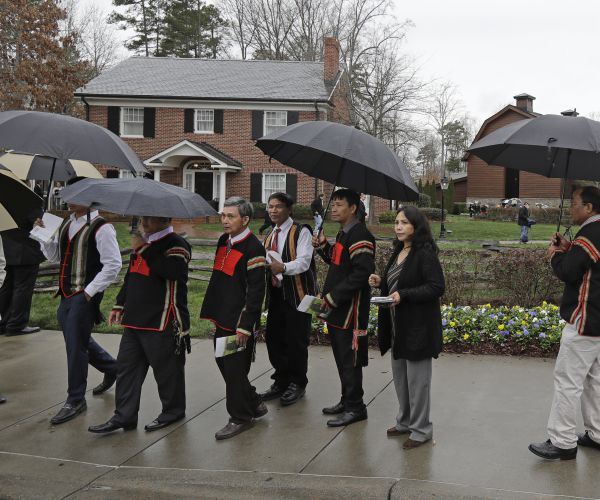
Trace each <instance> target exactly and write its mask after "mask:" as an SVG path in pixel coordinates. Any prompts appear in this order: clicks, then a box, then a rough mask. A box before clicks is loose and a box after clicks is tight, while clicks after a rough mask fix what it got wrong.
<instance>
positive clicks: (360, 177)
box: [256, 121, 419, 201]
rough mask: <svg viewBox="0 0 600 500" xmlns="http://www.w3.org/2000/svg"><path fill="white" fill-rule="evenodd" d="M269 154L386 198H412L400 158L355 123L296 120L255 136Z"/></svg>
mask: <svg viewBox="0 0 600 500" xmlns="http://www.w3.org/2000/svg"><path fill="white" fill-rule="evenodd" d="M256 145H257V146H258V147H259V148H260V149H261V150H262V151H263V152H264V153H265V154H266V155H269V156H270V157H271V158H274V159H276V160H278V161H279V162H281V163H283V164H284V165H288V166H290V167H293V168H295V169H296V170H299V171H301V172H304V173H305V174H307V175H310V176H311V177H316V178H318V179H322V180H324V181H327V182H329V183H331V184H333V185H335V186H344V187H347V188H350V189H353V190H355V191H357V192H359V193H366V194H371V195H376V196H381V197H382V198H387V199H389V200H404V201H412V200H417V199H418V197H419V195H418V190H417V187H416V185H415V183H414V181H413V180H412V177H411V176H410V174H409V172H408V169H407V168H406V166H405V165H404V163H402V160H401V159H400V158H399V157H398V156H397V155H396V154H395V153H394V152H393V151H392V150H391V149H390V148H388V147H387V146H386V145H385V144H384V143H383V142H381V141H380V140H379V139H376V138H375V137H373V136H371V135H369V134H367V133H365V132H362V131H360V130H358V129H356V128H354V127H350V126H348V125H342V124H340V123H334V122H328V121H309V122H300V123H296V124H294V125H290V126H289V127H285V128H284V129H282V130H279V131H276V132H273V133H271V134H268V135H266V136H264V137H262V138H260V139H259V140H258V141H257V142H256Z"/></svg>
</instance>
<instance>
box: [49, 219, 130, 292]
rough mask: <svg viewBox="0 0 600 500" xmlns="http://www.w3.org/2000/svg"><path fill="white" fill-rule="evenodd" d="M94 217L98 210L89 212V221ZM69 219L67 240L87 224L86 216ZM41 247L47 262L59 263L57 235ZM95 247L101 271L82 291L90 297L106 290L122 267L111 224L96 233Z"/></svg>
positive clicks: (115, 236) (114, 232) (115, 234)
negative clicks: (98, 255)
mask: <svg viewBox="0 0 600 500" xmlns="http://www.w3.org/2000/svg"><path fill="white" fill-rule="evenodd" d="M96 217H98V210H93V211H91V212H90V220H93V219H95V218H96ZM69 218H70V219H71V224H70V225H69V239H72V238H73V237H74V236H75V235H76V234H77V232H78V231H79V230H80V229H81V228H82V227H83V226H85V224H86V223H87V214H86V215H82V216H81V217H75V214H71V216H70V217H69ZM41 247H42V252H43V253H44V255H45V256H46V258H47V259H48V262H52V263H55V264H56V263H60V244H59V241H58V235H57V234H55V235H54V237H53V238H52V239H51V240H50V241H49V242H48V243H42V245H41ZM96 247H97V248H98V253H99V254H100V262H101V263H102V269H101V270H100V272H99V273H98V274H97V275H96V277H95V278H94V279H93V280H92V281H91V282H90V284H89V285H88V286H86V287H85V289H84V291H85V293H87V294H88V295H89V296H90V297H93V296H94V295H96V294H97V293H99V292H103V291H104V290H106V289H107V288H108V287H109V286H110V285H111V284H112V283H113V282H114V281H115V279H117V276H118V275H119V271H120V270H121V266H122V265H123V261H122V259H121V250H120V249H119V244H118V242H117V232H116V231H115V228H114V227H113V225H112V224H104V225H103V226H101V227H100V228H99V229H98V231H96Z"/></svg>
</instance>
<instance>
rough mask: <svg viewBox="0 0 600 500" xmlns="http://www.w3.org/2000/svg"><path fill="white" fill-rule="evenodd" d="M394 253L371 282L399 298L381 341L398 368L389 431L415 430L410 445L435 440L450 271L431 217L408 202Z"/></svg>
mask: <svg viewBox="0 0 600 500" xmlns="http://www.w3.org/2000/svg"><path fill="white" fill-rule="evenodd" d="M394 231H395V233H396V237H397V241H396V242H395V246H394V251H393V253H392V257H391V258H390V261H389V262H388V264H387V266H386V268H385V272H384V273H383V276H381V277H380V276H378V275H376V274H372V275H371V276H370V277H369V284H370V285H371V286H372V287H378V288H380V289H381V294H382V295H384V296H389V297H391V298H392V299H393V305H392V306H391V307H387V308H386V307H381V308H380V309H379V317H378V341H379V349H380V350H381V354H382V355H384V354H385V353H386V352H387V351H388V350H389V349H390V348H391V350H392V373H393V376H394V386H395V388H396V394H397V396H398V402H399V405H400V411H399V413H398V416H397V417H396V425H395V426H393V427H391V428H390V429H388V430H387V434H388V436H399V435H402V434H409V437H408V439H407V440H406V441H405V442H404V445H403V447H404V448H405V449H410V448H416V447H418V446H421V445H422V444H423V443H426V442H427V441H429V440H431V438H432V436H433V426H432V424H431V421H430V419H429V410H430V389H431V365H432V362H431V360H432V358H437V357H438V354H439V353H440V351H441V350H442V313H441V309H440V297H441V296H442V295H443V294H444V288H445V284H444V274H443V272H442V267H441V265H440V261H439V259H438V255H437V253H438V249H437V246H436V244H435V242H434V240H433V237H432V235H431V229H430V227H429V223H428V221H427V218H426V217H425V216H424V215H423V214H422V213H421V212H420V211H419V209H418V208H415V207H412V206H407V207H404V208H401V209H400V210H399V211H398V214H397V215H396V220H395V223H394Z"/></svg>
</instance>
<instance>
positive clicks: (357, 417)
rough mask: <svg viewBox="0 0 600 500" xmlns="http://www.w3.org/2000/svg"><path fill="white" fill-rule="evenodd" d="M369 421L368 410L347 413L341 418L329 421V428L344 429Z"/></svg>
mask: <svg viewBox="0 0 600 500" xmlns="http://www.w3.org/2000/svg"><path fill="white" fill-rule="evenodd" d="M366 419H367V409H366V408H365V409H364V410H362V411H345V412H344V413H342V414H341V415H340V416H339V417H337V418H334V419H331V420H328V421H327V425H328V426H329V427H343V426H345V425H350V424H353V423H354V422H360V421H361V420H366Z"/></svg>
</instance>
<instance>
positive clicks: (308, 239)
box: [267, 217, 314, 276]
mask: <svg viewBox="0 0 600 500" xmlns="http://www.w3.org/2000/svg"><path fill="white" fill-rule="evenodd" d="M293 223H294V220H293V219H292V218H291V217H288V218H287V219H286V221H285V222H284V223H283V224H281V226H275V227H274V228H273V231H275V230H276V229H281V231H280V232H279V234H278V235H277V252H278V253H279V254H281V252H283V247H284V246H285V242H286V240H287V237H288V234H289V232H290V229H291V228H292V224H293ZM274 236H275V233H273V237H274ZM272 241H273V240H271V242H272ZM267 250H271V249H270V248H268V249H267ZM313 250H314V249H313V246H312V234H311V233H310V231H309V230H308V228H306V227H302V229H301V230H300V235H299V236H298V245H297V248H296V259H295V260H292V261H290V262H285V263H284V264H285V272H284V273H283V274H285V275H286V276H295V275H296V274H301V273H304V272H306V271H308V268H309V267H310V262H311V260H312V257H313Z"/></svg>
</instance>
